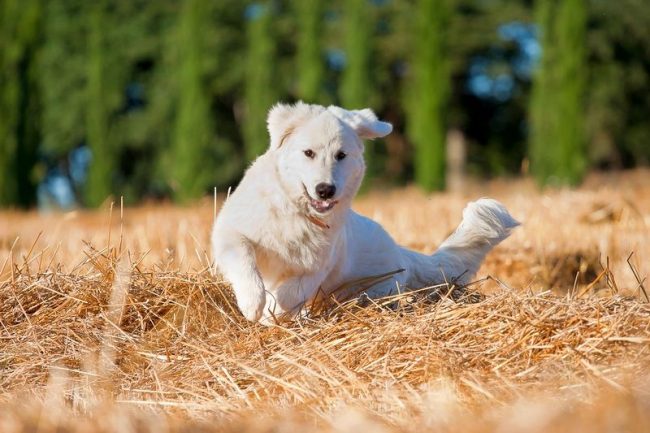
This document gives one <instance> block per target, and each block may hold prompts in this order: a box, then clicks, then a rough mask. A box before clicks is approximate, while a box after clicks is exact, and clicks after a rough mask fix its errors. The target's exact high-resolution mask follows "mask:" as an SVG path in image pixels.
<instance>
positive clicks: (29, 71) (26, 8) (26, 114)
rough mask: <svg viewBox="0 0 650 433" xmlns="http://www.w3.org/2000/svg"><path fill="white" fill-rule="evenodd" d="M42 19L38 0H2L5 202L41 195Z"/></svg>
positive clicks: (0, 180) (0, 134) (0, 111)
mask: <svg viewBox="0 0 650 433" xmlns="http://www.w3.org/2000/svg"><path fill="white" fill-rule="evenodd" d="M41 19H42V5H41V3H40V1H38V0H27V1H23V2H21V1H17V0H0V173H1V175H0V206H7V205H21V206H27V205H30V204H32V203H33V201H34V198H35V194H34V189H35V185H34V179H33V167H34V162H35V159H36V146H37V145H38V141H39V139H40V137H39V122H40V110H39V108H40V105H39V98H38V85H37V83H36V76H35V71H36V66H35V65H36V59H37V56H38V52H39V48H40V46H39V44H40V28H41Z"/></svg>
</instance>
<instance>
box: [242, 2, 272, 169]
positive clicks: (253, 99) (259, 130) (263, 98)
mask: <svg viewBox="0 0 650 433" xmlns="http://www.w3.org/2000/svg"><path fill="white" fill-rule="evenodd" d="M272 18H273V16H272V13H271V8H270V5H269V4H268V3H257V4H253V5H251V6H249V7H248V8H247V10H246V19H247V26H246V36H247V44H248V46H247V58H246V82H245V89H244V98H245V110H246V111H245V121H244V127H243V128H244V130H243V132H244V141H245V153H246V159H247V160H248V161H252V160H253V159H255V157H257V156H258V155H260V154H261V153H263V152H264V151H265V150H266V147H267V144H268V133H267V131H266V116H267V113H268V111H269V109H270V108H271V106H272V105H273V103H274V102H275V99H276V94H277V90H276V87H277V82H275V79H276V78H277V77H276V76H275V72H274V64H275V43H276V41H275V38H274V36H273V34H272V32H271V24H272Z"/></svg>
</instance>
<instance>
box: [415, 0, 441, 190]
mask: <svg viewBox="0 0 650 433" xmlns="http://www.w3.org/2000/svg"><path fill="white" fill-rule="evenodd" d="M447 2H448V0H419V1H418V3H417V8H416V12H415V13H416V14H417V17H416V18H415V19H416V23H415V32H414V35H413V38H414V39H413V41H412V43H413V45H414V47H413V53H412V57H411V59H410V60H411V63H410V64H411V68H412V83H411V85H410V87H409V89H408V90H407V91H408V92H409V93H408V97H407V98H408V103H407V104H408V108H407V113H408V134H409V137H410V139H411V141H412V142H413V144H414V146H415V156H414V166H415V180H416V182H417V183H418V185H420V187H422V188H424V189H425V190H427V191H431V190H440V189H443V188H444V187H445V155H446V153H445V140H446V132H447V130H446V127H447V126H446V122H445V116H444V115H445V111H446V108H447V107H446V104H447V97H448V92H449V86H450V82H449V65H448V59H447V55H448V51H447V36H446V35H447V29H448V26H449V5H448V4H447Z"/></svg>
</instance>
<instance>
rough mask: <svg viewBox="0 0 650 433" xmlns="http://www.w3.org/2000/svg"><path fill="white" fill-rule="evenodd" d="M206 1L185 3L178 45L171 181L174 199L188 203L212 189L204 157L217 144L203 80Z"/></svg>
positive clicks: (190, 0) (193, 0)
mask: <svg viewBox="0 0 650 433" xmlns="http://www.w3.org/2000/svg"><path fill="white" fill-rule="evenodd" d="M206 3H207V1H206V0H185V1H184V2H183V6H182V8H181V13H180V16H179V27H178V33H177V40H178V43H177V45H176V49H177V50H178V51H177V55H178V62H179V65H178V67H179V69H178V79H179V84H180V85H179V87H178V90H179V95H178V108H177V110H178V111H177V113H176V120H175V127H174V129H175V130H174V142H173V144H172V163H171V180H172V182H173V183H172V191H173V195H174V198H175V199H177V200H178V201H181V202H184V201H188V200H190V199H196V198H198V197H200V196H202V195H203V194H205V193H206V191H207V189H208V186H209V185H210V177H209V175H208V171H209V170H210V168H209V167H206V166H205V159H204V156H205V155H206V154H208V153H209V152H210V149H209V147H210V144H211V142H212V140H213V138H212V136H213V131H212V128H213V126H212V122H211V115H210V100H209V99H208V97H207V94H206V91H205V85H204V76H203V70H204V69H203V65H202V62H203V59H204V58H205V57H206V54H207V53H206V52H205V49H204V46H203V40H202V37H201V36H202V34H203V32H204V31H205V27H206V24H207V23H206Z"/></svg>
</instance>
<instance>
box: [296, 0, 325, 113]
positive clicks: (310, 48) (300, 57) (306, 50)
mask: <svg viewBox="0 0 650 433" xmlns="http://www.w3.org/2000/svg"><path fill="white" fill-rule="evenodd" d="M294 7H295V15H296V17H295V18H296V21H297V23H298V27H299V29H298V49H297V52H296V65H297V67H296V69H297V73H298V89H297V95H298V98H300V99H302V100H303V101H305V102H308V103H312V104H314V103H319V102H320V99H321V94H322V88H323V78H324V74H325V71H324V68H325V64H324V61H323V53H322V31H323V9H324V8H323V2H322V0H310V1H304V0H294Z"/></svg>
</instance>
